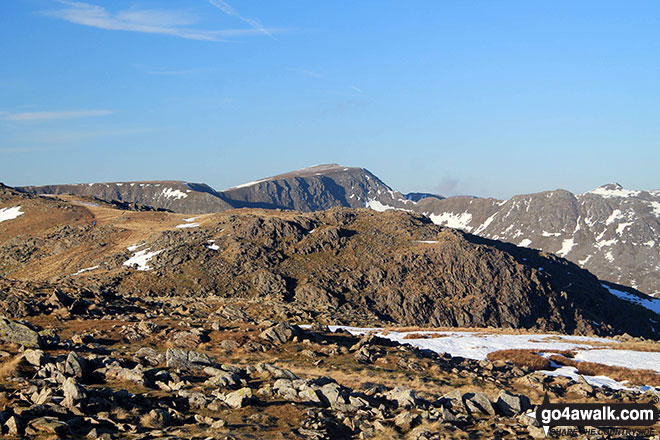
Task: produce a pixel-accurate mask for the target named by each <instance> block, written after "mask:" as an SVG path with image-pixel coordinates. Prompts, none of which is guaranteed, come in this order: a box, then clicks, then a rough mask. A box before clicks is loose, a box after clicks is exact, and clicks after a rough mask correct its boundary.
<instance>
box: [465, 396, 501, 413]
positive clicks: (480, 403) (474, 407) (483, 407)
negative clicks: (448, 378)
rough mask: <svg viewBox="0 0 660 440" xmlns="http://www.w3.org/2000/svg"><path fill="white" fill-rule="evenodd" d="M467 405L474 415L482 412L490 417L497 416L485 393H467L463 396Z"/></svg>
mask: <svg viewBox="0 0 660 440" xmlns="http://www.w3.org/2000/svg"><path fill="white" fill-rule="evenodd" d="M463 399H464V401H465V405H467V407H468V409H469V410H470V411H471V412H472V413H476V412H480V413H483V414H488V415H491V416H492V415H495V408H493V404H492V403H491V401H490V400H489V399H488V396H486V395H485V394H484V393H466V394H465V395H464V396H463Z"/></svg>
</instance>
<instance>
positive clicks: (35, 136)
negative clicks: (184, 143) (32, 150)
mask: <svg viewBox="0 0 660 440" xmlns="http://www.w3.org/2000/svg"><path fill="white" fill-rule="evenodd" d="M158 131H161V129H159V128H151V127H137V128H113V129H107V130H98V129H82V130H59V131H55V132H52V131H50V132H42V133H30V134H28V135H25V136H22V137H21V139H20V141H21V142H24V143H31V144H58V143H70V142H76V141H89V140H94V139H99V138H105V137H110V136H128V135H134V134H143V133H153V132H158Z"/></svg>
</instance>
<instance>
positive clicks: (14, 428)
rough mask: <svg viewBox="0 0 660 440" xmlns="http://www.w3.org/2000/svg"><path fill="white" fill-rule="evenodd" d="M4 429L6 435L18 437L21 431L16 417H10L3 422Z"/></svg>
mask: <svg viewBox="0 0 660 440" xmlns="http://www.w3.org/2000/svg"><path fill="white" fill-rule="evenodd" d="M5 427H6V428H7V434H9V435H13V436H18V434H19V431H20V430H21V422H20V421H19V420H18V418H17V417H16V416H11V417H9V418H8V419H7V421H6V422H5Z"/></svg>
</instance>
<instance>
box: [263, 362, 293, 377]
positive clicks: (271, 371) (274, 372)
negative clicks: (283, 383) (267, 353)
mask: <svg viewBox="0 0 660 440" xmlns="http://www.w3.org/2000/svg"><path fill="white" fill-rule="evenodd" d="M256 371H257V373H259V374H264V375H268V376H269V377H271V378H273V379H291V380H295V379H298V376H296V375H295V374H294V373H292V372H291V371H289V370H287V369H285V368H279V367H276V366H275V365H271V364H266V363H259V364H257V367H256Z"/></svg>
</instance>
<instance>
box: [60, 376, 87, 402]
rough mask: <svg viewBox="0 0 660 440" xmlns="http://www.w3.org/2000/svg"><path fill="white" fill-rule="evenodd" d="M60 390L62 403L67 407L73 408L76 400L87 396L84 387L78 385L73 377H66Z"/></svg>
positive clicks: (78, 400)
mask: <svg viewBox="0 0 660 440" xmlns="http://www.w3.org/2000/svg"><path fill="white" fill-rule="evenodd" d="M62 391H63V392H64V401H63V403H62V404H63V405H64V406H66V407H67V408H73V407H74V406H75V405H76V404H77V403H78V402H80V401H82V400H84V399H86V398H87V392H86V391H85V388H83V387H82V386H81V385H79V384H78V382H77V381H76V379H74V378H73V377H69V378H67V380H66V381H65V382H64V384H63V385H62Z"/></svg>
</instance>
